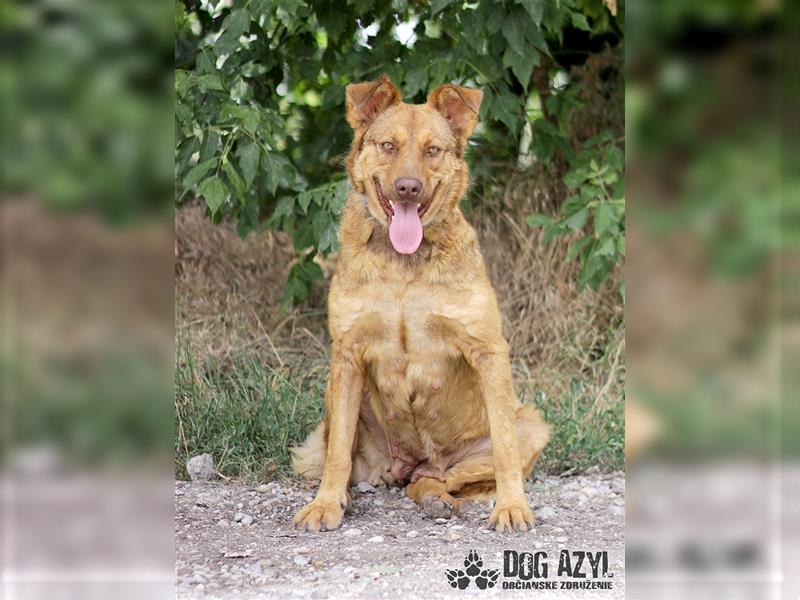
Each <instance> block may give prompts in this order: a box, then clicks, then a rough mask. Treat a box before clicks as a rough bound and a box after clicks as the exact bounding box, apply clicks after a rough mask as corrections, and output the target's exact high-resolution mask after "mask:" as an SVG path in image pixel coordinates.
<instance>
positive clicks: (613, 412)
mask: <svg viewBox="0 0 800 600" xmlns="http://www.w3.org/2000/svg"><path fill="white" fill-rule="evenodd" d="M620 393H621V390H620ZM521 400H522V402H524V403H525V404H533V405H534V406H536V407H537V408H539V410H540V411H541V412H542V415H543V416H544V419H545V421H547V422H548V423H549V424H550V428H551V433H550V442H549V443H548V445H547V448H545V450H544V452H543V453H542V456H541V457H540V458H539V462H538V465H537V467H536V468H537V470H541V471H544V472H547V473H562V472H564V471H567V470H569V469H575V470H576V471H578V472H581V471H585V470H586V469H588V468H589V467H593V466H597V467H600V469H602V470H605V471H612V470H617V469H622V468H624V465H625V411H624V407H625V402H624V399H623V398H619V399H616V400H615V401H613V402H610V403H608V404H607V405H606V404H605V403H603V402H598V400H597V398H596V396H595V395H594V393H593V390H592V388H590V387H589V386H585V385H584V384H583V383H582V382H581V381H580V380H577V379H573V380H572V385H571V386H570V393H569V394H564V395H562V396H559V397H555V398H551V397H548V396H547V395H546V394H545V393H544V392H543V391H541V390H534V389H531V387H529V386H524V387H523V389H522V390H521Z"/></svg>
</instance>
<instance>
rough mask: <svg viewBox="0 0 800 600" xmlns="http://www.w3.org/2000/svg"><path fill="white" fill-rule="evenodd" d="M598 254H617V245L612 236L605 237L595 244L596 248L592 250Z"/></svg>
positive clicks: (610, 255)
mask: <svg viewBox="0 0 800 600" xmlns="http://www.w3.org/2000/svg"><path fill="white" fill-rule="evenodd" d="M594 252H595V253H596V254H598V255H599V256H608V257H611V258H613V257H614V256H616V254H617V245H616V243H615V241H614V238H613V237H607V238H605V239H604V240H603V241H602V242H601V243H599V244H598V245H597V248H596V249H595V251H594Z"/></svg>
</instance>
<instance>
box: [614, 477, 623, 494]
mask: <svg viewBox="0 0 800 600" xmlns="http://www.w3.org/2000/svg"><path fill="white" fill-rule="evenodd" d="M611 489H612V490H614V491H615V492H617V493H618V494H624V493H625V480H624V479H613V480H612V481H611Z"/></svg>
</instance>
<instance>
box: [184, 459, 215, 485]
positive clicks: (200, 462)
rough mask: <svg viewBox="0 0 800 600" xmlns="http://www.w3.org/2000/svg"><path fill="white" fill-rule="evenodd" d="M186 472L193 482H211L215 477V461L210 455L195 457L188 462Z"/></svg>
mask: <svg viewBox="0 0 800 600" xmlns="http://www.w3.org/2000/svg"><path fill="white" fill-rule="evenodd" d="M186 472H187V473H189V478H190V479H191V480H192V481H209V480H211V479H213V477H214V459H213V458H211V455H210V454H200V455H198V456H193V457H192V458H190V459H189V460H188V461H186Z"/></svg>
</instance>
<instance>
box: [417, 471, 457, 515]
mask: <svg viewBox="0 0 800 600" xmlns="http://www.w3.org/2000/svg"><path fill="white" fill-rule="evenodd" d="M406 494H408V497H409V498H411V499H412V500H414V501H415V502H416V503H417V504H419V505H420V507H421V508H422V511H423V512H424V513H425V514H426V515H428V516H429V517H431V518H434V519H439V518H442V519H449V518H450V517H452V516H453V513H454V512H458V508H459V506H460V503H461V500H459V499H457V498H453V497H452V496H451V495H450V494H448V493H447V490H446V489H445V487H444V483H442V482H441V481H439V480H438V479H434V478H433V477H420V478H419V479H417V480H416V481H415V482H414V483H409V484H408V485H407V486H406Z"/></svg>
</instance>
